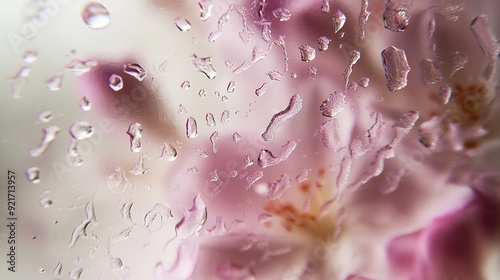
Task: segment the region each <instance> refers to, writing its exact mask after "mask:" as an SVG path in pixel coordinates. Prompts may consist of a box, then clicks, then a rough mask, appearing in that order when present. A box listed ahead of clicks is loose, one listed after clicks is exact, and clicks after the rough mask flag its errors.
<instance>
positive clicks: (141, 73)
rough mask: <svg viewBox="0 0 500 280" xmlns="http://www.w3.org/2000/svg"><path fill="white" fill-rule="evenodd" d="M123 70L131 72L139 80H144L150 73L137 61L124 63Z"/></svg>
mask: <svg viewBox="0 0 500 280" xmlns="http://www.w3.org/2000/svg"><path fill="white" fill-rule="evenodd" d="M123 72H125V73H127V74H129V75H130V76H132V77H134V78H136V79H137V80H138V81H142V80H144V78H146V76H147V75H148V73H147V72H146V70H144V68H142V66H141V65H139V64H137V63H129V64H125V65H123Z"/></svg>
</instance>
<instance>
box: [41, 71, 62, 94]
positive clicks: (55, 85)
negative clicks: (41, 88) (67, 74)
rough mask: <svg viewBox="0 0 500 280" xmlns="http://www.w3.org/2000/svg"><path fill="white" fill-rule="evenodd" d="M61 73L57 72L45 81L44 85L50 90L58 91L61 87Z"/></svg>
mask: <svg viewBox="0 0 500 280" xmlns="http://www.w3.org/2000/svg"><path fill="white" fill-rule="evenodd" d="M63 78H64V76H63V74H57V75H55V76H54V77H52V78H50V79H48V80H46V81H45V87H46V88H47V89H48V90H50V91H59V90H61V87H62V82H63Z"/></svg>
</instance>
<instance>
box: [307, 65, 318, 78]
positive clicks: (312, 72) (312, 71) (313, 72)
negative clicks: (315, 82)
mask: <svg viewBox="0 0 500 280" xmlns="http://www.w3.org/2000/svg"><path fill="white" fill-rule="evenodd" d="M307 73H309V75H311V76H316V75H317V74H318V68H316V67H311V68H309V69H307Z"/></svg>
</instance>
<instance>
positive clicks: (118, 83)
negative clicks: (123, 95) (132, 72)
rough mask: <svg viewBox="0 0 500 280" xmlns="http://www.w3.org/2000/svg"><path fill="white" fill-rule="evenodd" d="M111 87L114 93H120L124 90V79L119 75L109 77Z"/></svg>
mask: <svg viewBox="0 0 500 280" xmlns="http://www.w3.org/2000/svg"><path fill="white" fill-rule="evenodd" d="M109 87H110V88H111V89H112V90H114V91H119V90H121V89H122V88H123V79H122V77H120V76H119V75H116V74H112V75H111V76H110V77H109Z"/></svg>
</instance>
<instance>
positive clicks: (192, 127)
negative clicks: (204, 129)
mask: <svg viewBox="0 0 500 280" xmlns="http://www.w3.org/2000/svg"><path fill="white" fill-rule="evenodd" d="M186 136H187V138H195V137H196V136H198V125H197V124H196V120H195V119H194V118H193V117H189V118H187V120H186Z"/></svg>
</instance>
